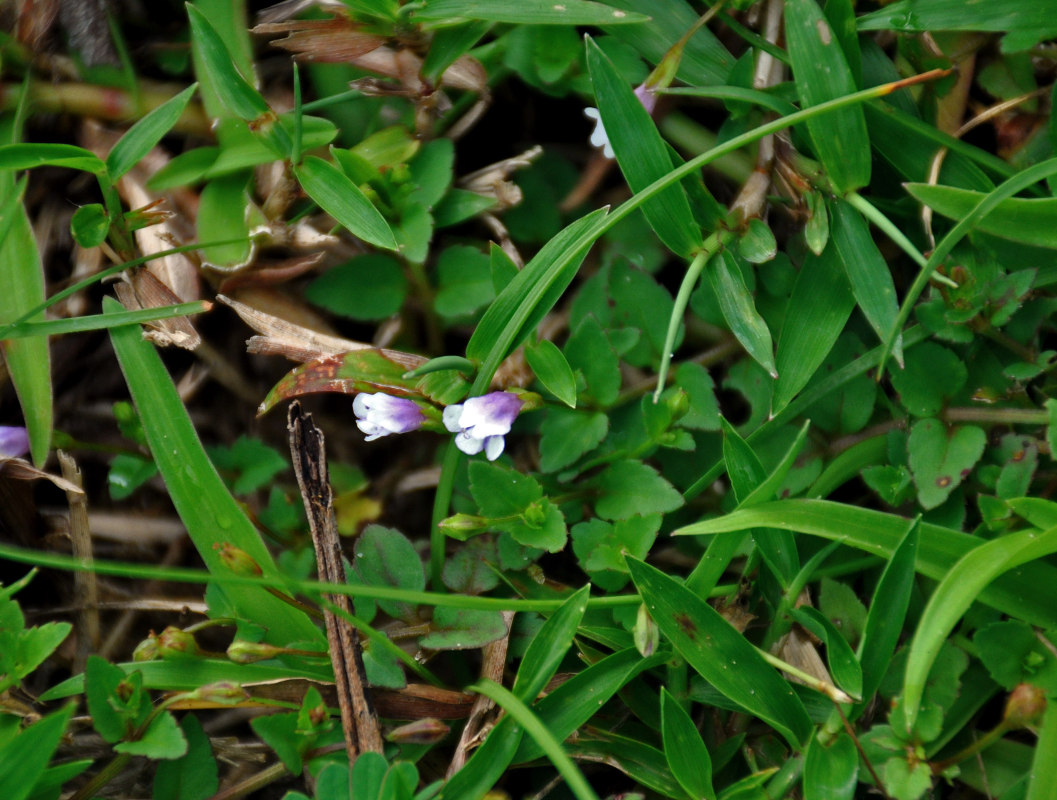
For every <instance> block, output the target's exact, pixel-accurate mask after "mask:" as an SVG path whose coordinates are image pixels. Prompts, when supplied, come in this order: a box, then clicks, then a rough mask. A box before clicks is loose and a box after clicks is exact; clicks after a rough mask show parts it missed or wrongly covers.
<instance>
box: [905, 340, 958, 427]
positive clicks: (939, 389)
mask: <svg viewBox="0 0 1057 800" xmlns="http://www.w3.org/2000/svg"><path fill="white" fill-rule="evenodd" d="M889 375H890V376H891V379H892V386H894V387H895V390H896V391H897V392H899V399H900V400H901V401H902V403H903V406H904V408H906V410H907V411H909V412H910V413H911V414H913V415H914V416H916V417H934V416H936V415H937V414H939V413H940V411H941V410H942V409H943V406H944V404H945V403H946V401H947V400H949V399H950V398H952V397H954V395H955V394H957V392H958V391H959V390H960V389H961V388H962V386H964V385H965V381H966V380H967V379H968V377H969V372H968V369H967V368H966V365H965V362H964V361H963V360H962V359H960V358H959V357H958V356H957V355H955V353H954V352H953V351H951V350H949V349H947V348H946V347H944V346H943V345H941V344H937V343H936V342H923V343H922V344H920V345H918V346H917V347H915V348H914V349H913V350H911V351H910V353H909V354H908V355H907V359H906V366H905V368H904V369H902V370H894V369H893V370H889Z"/></svg>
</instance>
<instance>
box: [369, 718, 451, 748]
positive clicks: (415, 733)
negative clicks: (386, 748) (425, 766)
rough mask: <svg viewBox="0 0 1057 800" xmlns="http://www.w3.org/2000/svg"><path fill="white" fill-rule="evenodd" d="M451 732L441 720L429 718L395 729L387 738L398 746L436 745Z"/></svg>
mask: <svg viewBox="0 0 1057 800" xmlns="http://www.w3.org/2000/svg"><path fill="white" fill-rule="evenodd" d="M450 732H451V728H449V727H448V726H447V725H445V724H444V723H443V722H441V721H440V720H439V719H433V718H431V717H427V718H426V719H420V720H416V721H415V722H409V723H408V724H407V725H401V726H400V727H399V728H393V730H391V731H390V732H389V733H388V734H387V735H386V737H385V738H386V739H387V740H388V741H390V742H395V743H396V744H436V743H437V742H439V741H440V740H441V739H443V738H444V737H445V736H447V735H448V734H449V733H450Z"/></svg>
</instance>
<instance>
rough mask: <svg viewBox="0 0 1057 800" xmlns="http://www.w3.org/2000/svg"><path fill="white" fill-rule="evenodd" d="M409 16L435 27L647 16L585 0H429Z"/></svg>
mask: <svg viewBox="0 0 1057 800" xmlns="http://www.w3.org/2000/svg"><path fill="white" fill-rule="evenodd" d="M413 16H414V18H415V19H416V20H417V21H419V22H424V23H427V24H428V25H429V27H435V28H440V27H450V26H452V25H460V24H462V23H464V22H466V21H467V20H475V19H480V20H487V21H489V22H508V23H512V24H514V25H628V24H635V23H640V22H646V21H647V20H648V19H649V17H648V16H646V15H645V14H635V13H633V12H629V11H621V10H620V9H617V8H611V7H609V6H607V5H605V4H603V3H592V2H589V0H564V2H562V3H554V2H551V0H430V2H428V3H425V4H423V7H422V8H420V9H418V10H416V11H415V12H414V14H413Z"/></svg>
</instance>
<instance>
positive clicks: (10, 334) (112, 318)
mask: <svg viewBox="0 0 1057 800" xmlns="http://www.w3.org/2000/svg"><path fill="white" fill-rule="evenodd" d="M212 307H213V304H212V303H210V302H209V301H207V300H195V301H194V302H191V303H176V304H175V305H171V306H154V307H153V308H144V309H140V310H139V311H124V312H117V313H114V314H90V315H88V316H84V317H70V318H69V319H49V320H43V321H41V322H20V323H19V324H18V325H15V326H14V327H12V328H9V329H8V330H7V332H6V333H5V334H4V336H5V338H7V339H24V338H26V337H29V336H61V335H63V334H67V333H84V332H85V331H98V330H102V329H104V328H115V327H117V326H118V325H134V324H135V325H138V324H140V323H143V322H153V321H155V320H159V319H169V318H171V317H186V316H187V315H188V314H201V313H203V312H205V311H209V310H210V309H211V308H212Z"/></svg>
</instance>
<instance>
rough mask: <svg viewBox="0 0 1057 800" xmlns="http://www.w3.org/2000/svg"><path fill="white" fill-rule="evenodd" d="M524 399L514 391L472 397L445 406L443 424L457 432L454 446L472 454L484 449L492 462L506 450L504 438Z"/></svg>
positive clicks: (467, 453)
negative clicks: (463, 401)
mask: <svg viewBox="0 0 1057 800" xmlns="http://www.w3.org/2000/svg"><path fill="white" fill-rule="evenodd" d="M523 405H524V401H522V399H521V398H520V397H518V396H517V395H516V394H513V393H511V392H492V393H491V394H486V395H482V396H481V397H471V398H470V399H469V400H467V401H466V402H465V403H459V404H457V405H453V406H448V407H447V408H446V409H444V427H445V428H447V429H448V430H449V431H451V432H452V433H454V434H455V446H456V447H458V448H459V449H460V450H462V451H463V452H464V453H466V455H469V456H472V455H476V454H477V453H480V452H481V451H482V450H484V454H485V456H486V457H487V458H488V460H489V461H495V460H496V459H497V458H499V456H500V454H501V453H502V452H503V446H504V444H505V443H504V441H503V437H504V436H505V435H506V434H508V433H510V426H511V425H513V424H514V420H515V419H516V418H517V415H518V412H519V411H521V407H522V406H523Z"/></svg>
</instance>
